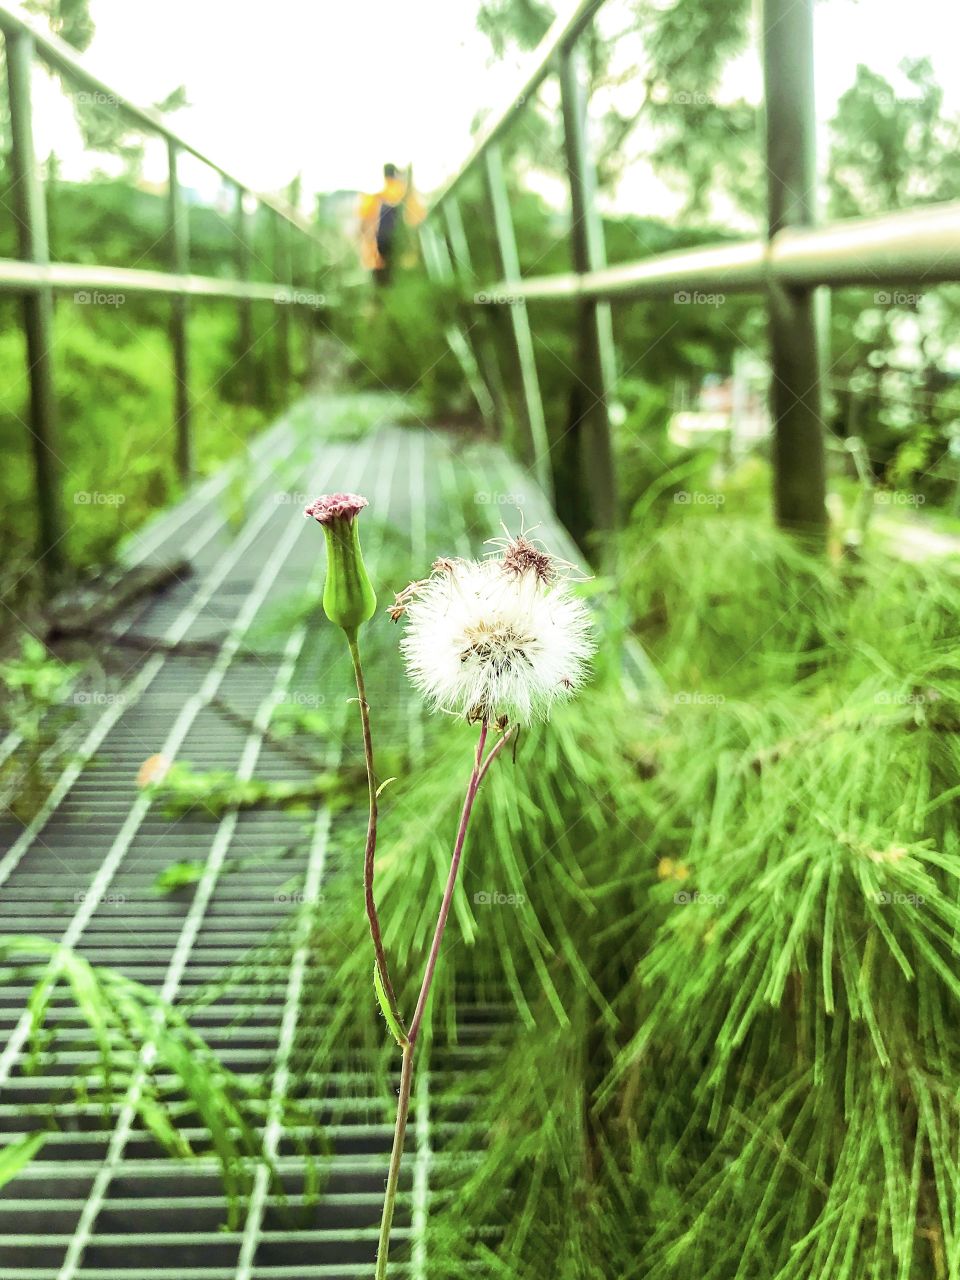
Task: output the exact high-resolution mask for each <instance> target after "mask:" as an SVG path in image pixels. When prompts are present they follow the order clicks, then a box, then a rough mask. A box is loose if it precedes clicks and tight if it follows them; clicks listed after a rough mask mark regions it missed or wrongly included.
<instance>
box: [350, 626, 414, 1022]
mask: <svg viewBox="0 0 960 1280" xmlns="http://www.w3.org/2000/svg"><path fill="white" fill-rule="evenodd" d="M347 643H348V644H349V646H350V656H351V658H352V659H353V673H354V675H355V677H356V680H357V698H358V701H359V703H360V723H361V724H362V726H363V754H364V759H365V760H366V765H367V790H368V792H369V796H370V816H369V818H368V819H367V842H366V846H365V848H364V851H363V900H364V904H365V906H366V909H367V919H368V920H369V922H370V936H371V938H372V939H373V951H374V955H375V956H376V964H377V972H378V973H379V974H380V982H381V983H382V985H383V990H384V993H385V995H386V997H387V1002H388V1003H389V1005H390V1011H391V1013H392V1014H393V1016H394V1018H396V1020H397V1025H398V1026H399V1027H403V1019H402V1018H401V1017H400V1011H399V1009H398V1008H397V997H396V996H395V995H394V994H393V983H392V982H391V981H390V973H389V971H388V969H387V953H386V951H385V950H384V947H383V934H382V933H381V930H380V917H379V916H378V914H377V904H376V900H375V899H374V896H373V869H374V857H375V854H376V852H377V776H376V771H375V769H374V764H373V737H372V735H371V733H370V707H369V704H368V703H367V691H366V686H365V684H364V679H363V664H362V663H361V661H360V645H359V642H358V641H357V637H356V635H353V636H350V635H348V636H347Z"/></svg>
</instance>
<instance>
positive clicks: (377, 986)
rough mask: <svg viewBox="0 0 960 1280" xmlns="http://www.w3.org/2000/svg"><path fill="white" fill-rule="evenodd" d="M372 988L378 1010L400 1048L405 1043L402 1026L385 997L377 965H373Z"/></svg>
mask: <svg viewBox="0 0 960 1280" xmlns="http://www.w3.org/2000/svg"><path fill="white" fill-rule="evenodd" d="M373 989H374V991H376V993H377V1003H378V1004H379V1006H380V1012H381V1013H382V1014H383V1016H384V1017H385V1018H386V1020H387V1026H388V1027H389V1028H390V1031H391V1033H392V1035H393V1038H394V1040H396V1042H397V1044H398V1045H399V1046H400V1048H401V1049H402V1048H403V1046H404V1045H405V1044H406V1040H407V1038H406V1036H405V1035H404V1034H403V1028H402V1027H401V1026H400V1024H399V1022H397V1020H396V1018H395V1017H394V1016H393V1010H392V1009H391V1008H390V1001H389V1000H388V999H387V993H386V991H384V989H383V980H382V979H381V977H380V970H379V969H378V968H377V965H376V964H374V966H373Z"/></svg>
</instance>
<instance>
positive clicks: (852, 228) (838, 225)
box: [483, 200, 960, 305]
mask: <svg viewBox="0 0 960 1280" xmlns="http://www.w3.org/2000/svg"><path fill="white" fill-rule="evenodd" d="M772 279H775V280H777V281H779V283H780V284H782V285H788V286H797V285H801V286H810V285H834V286H837V285H864V284H879V283H881V282H882V283H884V284H928V285H929V284H934V283H943V282H945V281H955V280H960V200H951V201H945V202H944V203H943V204H935V205H929V206H925V207H923V208H920V209H910V210H908V211H907V212H902V213H889V214H884V215H882V216H879V217H875V218H845V219H843V220H842V221H838V222H832V223H825V224H823V225H821V226H817V227H809V228H804V229H803V230H789V229H788V230H784V231H778V232H777V234H776V235H775V236H774V237H773V238H772V239H771V240H744V241H736V242H734V243H732V244H723V245H707V246H706V247H703V248H701V247H697V248H696V249H684V250H680V251H678V252H674V253H660V254H655V255H654V256H652V257H649V258H640V259H637V260H636V261H633V262H626V263H622V264H619V265H617V266H615V267H605V268H603V269H602V270H599V271H590V272H583V273H577V272H564V273H562V274H557V275H549V276H527V277H525V278H524V279H523V280H512V281H509V282H508V281H505V280H499V281H497V282H496V283H495V284H491V285H488V286H486V288H485V290H483V292H485V293H486V294H487V299H486V301H488V302H490V303H491V304H493V305H497V304H499V305H509V304H510V303H511V302H512V301H513V299H514V298H516V297H522V298H524V299H525V300H526V301H527V302H532V301H541V300H555V299H562V298H589V299H597V298H607V299H610V298H656V297H663V296H665V295H668V294H670V293H673V292H674V291H676V290H684V289H692V288H694V287H696V288H697V289H702V290H704V291H711V292H716V291H719V292H726V293H757V292H759V291H761V290H762V289H764V288H765V287H766V286H767V285H768V284H769V283H770V281H771V280H772Z"/></svg>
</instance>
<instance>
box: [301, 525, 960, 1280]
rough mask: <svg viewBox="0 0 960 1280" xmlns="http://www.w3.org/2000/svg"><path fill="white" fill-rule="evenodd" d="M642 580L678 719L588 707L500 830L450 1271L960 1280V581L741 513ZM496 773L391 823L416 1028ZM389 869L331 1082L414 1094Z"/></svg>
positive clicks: (471, 984) (548, 745)
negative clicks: (390, 1081) (461, 817)
mask: <svg viewBox="0 0 960 1280" xmlns="http://www.w3.org/2000/svg"><path fill="white" fill-rule="evenodd" d="M628 551H629V556H628V557H627V563H629V564H631V565H632V566H633V568H632V570H631V573H630V577H629V579H628V582H627V590H628V593H629V597H630V600H631V604H632V607H633V608H634V610H635V615H636V617H637V619H638V629H639V631H640V635H641V638H642V639H643V640H644V642H645V643H646V644H647V646H648V648H649V649H650V650H651V652H652V653H653V655H654V657H655V659H656V660H657V662H658V664H659V666H660V668H661V670H662V671H663V672H664V673H665V675H666V677H667V679H668V682H669V685H670V693H669V695H668V697H667V698H666V700H665V701H664V703H663V705H661V706H659V707H657V708H656V709H655V710H653V711H650V712H645V711H643V710H642V709H640V708H638V707H636V706H630V705H629V704H628V705H625V704H624V702H623V699H622V697H621V696H619V695H618V694H617V692H616V691H615V690H612V689H610V688H608V687H606V685H605V684H603V683H602V684H601V685H600V686H599V687H597V688H595V689H593V690H591V691H588V693H587V694H585V695H584V697H583V698H582V699H581V700H580V701H579V702H578V703H577V704H575V705H573V706H571V707H570V708H565V709H564V710H563V711H562V712H560V713H558V715H557V716H556V717H555V718H554V720H553V722H552V723H551V725H549V726H548V727H546V728H545V729H540V730H537V731H535V732H533V733H531V734H529V735H528V736H527V737H526V738H525V740H523V741H521V743H520V746H519V750H518V753H517V762H516V766H515V767H514V766H511V764H510V762H509V760H508V759H505V760H502V761H501V762H500V764H499V766H498V768H496V769H495V770H493V771H492V773H491V775H490V778H489V784H488V786H487V787H486V790H485V794H484V795H483V799H482V803H481V807H480V810H479V812H478V814H477V815H476V819H475V825H474V826H473V827H472V829H471V833H470V837H469V840H468V849H467V853H466V861H465V874H464V877H463V882H462V887H461V889H460V891H459V892H458V896H457V899H456V903H455V914H454V924H453V928H452V929H451V931H450V938H449V941H448V944H447V946H446V947H445V950H444V954H443V957H442V960H441V965H440V969H439V980H438V985H437V988H436V995H435V997H434V1000H433V1020H432V1042H431V1044H430V1049H429V1055H430V1072H431V1090H432V1101H431V1122H432V1146H433V1152H434V1155H433V1172H432V1174H431V1185H432V1186H433V1187H435V1188H437V1191H436V1194H435V1197H434V1201H433V1203H432V1207H431V1214H430V1237H429V1240H428V1256H429V1259H430V1275H431V1277H432V1278H433V1277H441V1276H447V1275H449V1276H454V1275H462V1274H465V1270H466V1269H467V1268H468V1267H469V1266H471V1265H473V1264H477V1263H479V1264H480V1265H481V1268H482V1269H485V1270H486V1272H487V1273H489V1274H490V1275H492V1276H497V1277H504V1278H507V1277H509V1278H511V1280H514V1278H516V1280H528V1278H529V1280H533V1278H534V1277H536V1278H537V1280H539V1278H540V1277H542V1276H544V1275H551V1276H555V1277H560V1278H561V1280H601V1278H603V1280H607V1278H608V1277H611V1276H624V1277H629V1276H638V1277H641V1276H642V1277H649V1278H650V1280H689V1277H691V1276H698V1277H704V1278H705V1280H820V1277H823V1276H829V1277H830V1278H831V1280H867V1278H868V1277H869V1278H870V1280H928V1278H929V1277H935V1278H936V1280H951V1278H952V1277H956V1276H960V1222H958V1220H957V1212H956V1204H957V1201H958V1197H957V1192H958V1184H960V1114H958V1097H960V965H958V959H960V954H958V928H960V901H958V872H960V858H958V841H957V824H956V820H955V812H956V810H955V800H956V797H957V796H958V795H960V780H958V779H960V769H958V766H960V644H958V642H957V636H956V628H957V618H958V616H960V580H958V578H957V575H956V574H955V573H952V572H951V571H949V570H948V569H947V568H945V567H944V566H940V565H938V566H936V567H935V568H934V569H930V570H925V569H922V568H918V567H917V566H901V565H897V564H892V563H888V562H883V563H876V564H874V563H864V564H861V565H859V566H854V567H850V566H841V567H838V566H831V565H829V564H825V563H823V562H822V561H819V560H816V559H812V558H807V557H806V556H805V555H804V554H803V553H802V552H801V551H799V550H798V549H797V548H796V546H795V545H793V544H791V543H789V542H787V541H785V540H782V539H781V538H779V537H777V536H776V535H774V534H772V533H770V532H769V531H767V530H766V529H764V528H763V527H762V526H760V525H759V524H757V523H752V522H751V523H747V522H745V523H742V524H741V523H737V522H735V521H732V520H726V519H723V518H721V517H716V518H714V519H713V520H709V521H708V520H699V519H696V518H692V519H688V520H686V521H685V522H683V523H681V524H679V525H676V526H673V527H668V528H667V529H665V530H663V531H660V532H658V533H655V534H652V535H650V536H648V537H644V538H641V537H640V536H639V535H635V541H634V542H633V543H632V545H631V546H630V547H629V548H628ZM471 743H472V738H471V736H470V733H469V731H468V730H467V729H466V728H465V727H463V726H459V725H455V726H451V727H449V728H446V729H444V730H442V731H441V733H440V735H439V737H438V740H437V741H436V742H435V744H434V746H433V751H434V753H435V755H434V756H433V757H432V759H428V761H427V762H426V763H425V764H424V766H423V768H422V769H420V770H419V771H418V772H417V775H416V776H415V777H414V778H411V779H401V780H399V781H397V782H395V783H394V784H393V785H392V787H391V788H390V789H388V791H387V792H385V793H384V807H385V817H384V822H383V826H382V836H381V840H382V843H381V854H380V855H379V872H378V898H379V901H380V903H381V914H382V918H383V920H384V922H385V927H386V938H387V944H388V950H389V952H390V954H391V956H392V957H393V959H394V963H395V964H396V966H397V970H398V979H399V980H398V983H397V985H398V992H399V993H400V1003H401V1008H402V1009H404V1010H408V1009H409V1007H410V1006H411V1002H412V999H413V996H414V991H415V986H416V980H417V978H418V976H419V973H420V969H421V966H422V962H423V955H424V953H425V950H426V948H427V945H428V941H429V936H430V931H431V929H432V925H433V921H434V918H435V914H436V908H437V902H438V886H439V884H440V882H441V879H442V876H443V874H444V873H445V869H446V864H447V858H448V855H449V844H450V839H451V833H452V831H453V828H454V825H455V821H456V814H457V811H458V808H459V803H460V799H461V795H462V790H463V785H464V783H465V780H466V773H467V771H468V767H469V751H470V748H471ZM356 838H357V832H355V831H353V830H352V828H351V827H350V824H349V822H344V823H341V825H340V828H339V830H338V833H337V844H338V848H339V849H340V850H341V853H342V857H343V859H344V861H343V863H342V864H341V868H342V869H341V870H339V871H338V873H337V874H336V875H335V876H334V878H333V880H332V881H331V884H330V888H329V892H328V893H327V900H326V903H325V904H324V906H323V907H322V908H321V911H320V914H319V915H318V916H317V919H316V929H315V942H314V956H315V958H316V961H317V964H316V967H315V971H314V973H313V981H312V986H311V991H312V999H313V1000H314V1001H315V1002H316V1006H317V1015H318V1016H317V1017H316V1018H315V1019H312V1020H307V1022H306V1023H305V1025H308V1026H310V1027H312V1028H313V1031H312V1032H311V1033H310V1037H309V1040H308V1042H305V1043H303V1044H302V1045H301V1046H300V1056H299V1058H298V1062H299V1063H300V1064H301V1068H302V1071H303V1074H304V1080H305V1081H308V1080H310V1079H312V1080H314V1081H316V1078H317V1074H318V1073H319V1072H320V1071H323V1070H328V1069H329V1065H330V1064H331V1063H332V1062H333V1061H335V1060H343V1059H344V1058H345V1057H346V1058H349V1059H351V1060H352V1061H353V1062H354V1063H355V1065H357V1066H360V1065H362V1066H363V1069H364V1070H366V1069H369V1066H370V1063H371V1062H372V1061H373V1060H374V1058H378V1060H379V1062H380V1064H381V1066H384V1065H386V1064H387V1063H391V1064H392V1065H395V1063H393V1057H394V1056H395V1055H393V1054H392V1052H391V1050H390V1048H389V1043H388V1037H387V1036H386V1034H385V1028H384V1027H383V1024H382V1022H379V1023H378V1019H377V1015H376V1012H375V1006H374V999H373V993H372V985H371V980H370V969H371V965H370V961H369V948H368V946H367V945H366V939H365V937H364V928H365V925H364V921H363V918H362V914H361V913H360V912H359V910H358V909H357V901H356V883H355V882H356V876H355V875H354V874H353V872H354V870H355V867H354V864H353V860H352V859H351V856H350V849H351V848H352V847H353V844H355V843H356ZM351 842H353V844H352V843H351ZM357 847H358V846H357ZM498 895H499V897H498ZM358 1010H359V1011H361V1014H362V1011H363V1010H366V1012H367V1015H368V1016H367V1017H366V1018H364V1017H363V1016H358ZM321 1013H322V1016H321ZM485 1026H486V1027H488V1028H489V1029H488V1030H487V1031H486V1032H484V1031H483V1028H484V1027H485ZM383 1045H386V1046H387V1047H386V1048H385V1049H383V1050H382V1052H380V1053H379V1056H378V1054H377V1052H376V1050H377V1047H378V1046H383ZM391 1102H392V1098H391V1094H390V1093H389V1092H387V1091H385V1092H384V1097H383V1120H384V1122H386V1121H387V1120H388V1118H389V1113H390V1108H391ZM454 1121H456V1122H457V1123H456V1124H454V1123H453V1122H454Z"/></svg>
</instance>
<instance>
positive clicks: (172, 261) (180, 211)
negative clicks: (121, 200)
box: [0, 5, 320, 573]
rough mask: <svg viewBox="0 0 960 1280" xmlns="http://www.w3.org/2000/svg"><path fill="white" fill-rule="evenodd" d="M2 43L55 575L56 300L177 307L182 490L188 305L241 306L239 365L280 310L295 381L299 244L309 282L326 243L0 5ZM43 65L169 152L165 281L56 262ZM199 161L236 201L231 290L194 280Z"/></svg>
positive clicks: (10, 267)
mask: <svg viewBox="0 0 960 1280" xmlns="http://www.w3.org/2000/svg"><path fill="white" fill-rule="evenodd" d="M0 32H2V33H3V39H4V45H5V49H6V63H7V82H8V89H9V103H10V163H11V179H12V182H11V196H12V198H13V201H14V213H15V218H16V223H17V239H18V247H19V257H18V258H15V259H2V258H0V292H4V293H12V294H16V295H19V296H20V297H21V298H22V300H23V325H24V332H25V336H26V363H27V372H28V376H29V387H30V403H29V423H28V425H29V429H30V433H31V449H32V454H33V463H34V474H35V483H36V502H37V511H38V530H39V539H38V541H39V547H38V556H39V558H40V560H41V561H42V564H43V567H44V568H45V570H47V571H48V572H52V573H55V572H56V571H57V570H58V569H59V568H60V566H61V564H62V561H63V554H64V553H63V535H64V517H63V510H62V506H61V495H60V477H59V465H58V461H57V443H56V438H57V430H56V419H57V411H56V410H57V396H56V379H55V369H54V364H53V300H54V296H55V295H56V294H60V293H67V294H71V293H74V292H75V291H77V290H104V291H107V292H116V293H122V294H124V295H126V294H128V293H129V294H157V295H162V296H165V297H168V298H169V299H170V326H169V333H170V344H171V355H172V360H171V367H172V370H173V375H174V418H175V422H174V425H175V454H176V464H177V469H178V471H179V473H180V475H181V477H183V478H187V477H188V476H189V475H190V474H191V472H192V470H193V439H192V432H191V391H190V333H189V326H188V323H187V321H188V308H189V299H191V298H223V299H233V300H235V301H236V302H237V303H238V304H239V308H238V326H239V344H240V351H241V353H242V354H244V355H245V354H248V353H250V352H251V351H252V349H253V346H254V324H253V311H252V304H253V303H254V302H261V303H262V302H266V303H273V304H274V305H276V306H277V308H278V315H277V321H278V324H277V329H278V348H279V365H280V375H281V377H287V376H289V371H290V331H289V318H290V311H291V308H292V307H296V306H298V305H300V303H301V301H302V303H303V305H305V306H306V305H313V303H314V300H315V297H316V293H315V291H311V288H310V282H309V281H304V280H300V281H298V282H295V281H294V280H293V279H292V278H291V277H292V276H293V274H294V262H295V260H296V257H295V255H294V253H293V245H294V240H295V237H299V238H300V239H301V240H302V241H303V243H304V244H305V245H306V247H307V250H308V252H307V254H306V255H305V256H306V259H307V261H308V263H309V267H308V274H309V276H310V277H311V278H312V279H313V278H315V276H316V271H317V267H318V264H319V262H320V257H319V252H318V251H319V248H320V241H319V239H318V237H317V234H316V232H315V230H314V228H313V227H312V226H311V224H310V223H309V222H308V221H307V220H306V219H305V218H304V217H302V216H301V214H300V213H299V211H298V210H297V209H295V208H294V207H293V206H292V205H290V204H288V203H286V202H284V201H282V200H278V199H276V198H274V197H272V196H269V195H264V194H262V193H260V192H258V191H256V190H254V188H253V187H251V186H250V185H249V184H248V183H247V182H245V181H244V180H243V179H242V178H239V177H236V176H235V175H234V174H232V173H230V172H229V171H228V170H226V169H225V168H223V167H222V166H221V165H219V164H217V163H216V161H214V160H212V159H211V158H210V157H209V156H207V155H205V154H204V153H203V152H202V151H200V150H199V149H198V148H197V147H195V146H194V145H193V144H192V143H190V142H189V141H187V139H186V138H184V137H182V136H181V135H180V134H179V133H178V132H176V130H174V129H172V128H171V127H170V125H169V123H168V122H167V121H166V120H164V118H163V117H162V116H161V114H160V113H159V112H157V111H154V110H151V109H145V108H143V107H141V106H138V105H137V104H136V103H135V102H133V101H131V99H129V98H128V97H126V96H125V95H124V94H122V93H120V92H118V91H117V90H116V89H114V88H113V87H112V86H110V85H107V84H105V83H104V82H103V81H102V80H100V79H99V78H98V77H97V76H95V75H93V74H92V73H91V72H90V71H88V70H87V68H86V67H85V66H84V65H83V64H82V62H81V61H80V59H79V58H78V57H77V55H76V52H75V51H74V50H73V49H72V48H71V47H70V46H69V45H68V44H66V43H65V42H64V41H62V40H59V39H57V38H56V37H55V36H52V35H48V34H47V33H45V32H42V31H39V30H37V29H36V28H35V27H34V26H33V24H32V23H31V22H29V21H28V20H27V19H25V18H24V16H23V15H22V14H18V13H17V12H15V11H13V10H11V9H9V8H7V7H5V6H3V5H0ZM35 61H39V62H40V63H42V64H45V65H46V66H47V67H48V68H50V69H51V70H52V71H54V72H56V73H57V74H59V75H60V76H61V77H63V79H64V80H66V81H67V82H69V83H71V84H73V85H76V86H78V87H79V88H80V89H81V90H83V91H86V92H87V93H89V94H91V95H102V97H101V96H97V97H93V96H91V100H92V101H99V100H103V101H107V102H109V103H110V104H111V106H113V107H114V108H116V109H117V110H118V111H119V112H120V113H121V114H122V116H123V117H124V118H125V119H126V120H128V121H129V123H130V124H131V125H133V126H135V127H136V128H139V129H142V130H143V131H145V132H146V133H148V134H152V135H154V136H156V137H158V138H160V139H162V141H163V142H164V143H165V144H166V152H167V164H168V179H169V185H168V197H167V208H166V245H167V253H168V259H169V267H168V270H166V271H154V270H140V269H136V268H125V267H116V266H105V265H90V264H88V263H55V262H51V260H50V246H49V240H48V234H47V208H46V198H45V192H44V183H43V179H42V176H41V173H40V169H39V167H38V164H37V157H36V153H35V145H34V127H33V110H32V93H31V88H32V74H33V68H34V63H35ZM182 156H192V157H193V158H194V159H195V160H197V161H199V162H200V163H201V164H203V165H205V166H207V167H208V168H209V169H210V170H212V171H213V172H214V173H216V174H218V175H219V177H220V178H221V180H222V181H223V183H224V184H225V185H226V186H227V188H228V189H232V191H233V193H234V199H235V204H234V222H233V230H234V233H235V236H236V254H235V260H234V268H235V276H234V278H233V279H227V278H222V277H213V276H201V275H193V274H191V272H190V236H189V224H188V217H187V207H186V204H185V201H184V194H183V188H182V185H181V182H180V174H179V161H180V158H181V157H182ZM258 207H259V208H262V209H264V210H266V211H267V213H268V216H269V217H270V220H271V222H272V224H273V262H272V264H271V267H272V273H273V275H274V279H273V281H272V282H268V281H263V280H253V279H251V278H250V275H251V270H252V260H253V247H252V241H251V222H252V216H253V213H254V212H255V211H256V209H257V208H258Z"/></svg>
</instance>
